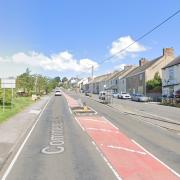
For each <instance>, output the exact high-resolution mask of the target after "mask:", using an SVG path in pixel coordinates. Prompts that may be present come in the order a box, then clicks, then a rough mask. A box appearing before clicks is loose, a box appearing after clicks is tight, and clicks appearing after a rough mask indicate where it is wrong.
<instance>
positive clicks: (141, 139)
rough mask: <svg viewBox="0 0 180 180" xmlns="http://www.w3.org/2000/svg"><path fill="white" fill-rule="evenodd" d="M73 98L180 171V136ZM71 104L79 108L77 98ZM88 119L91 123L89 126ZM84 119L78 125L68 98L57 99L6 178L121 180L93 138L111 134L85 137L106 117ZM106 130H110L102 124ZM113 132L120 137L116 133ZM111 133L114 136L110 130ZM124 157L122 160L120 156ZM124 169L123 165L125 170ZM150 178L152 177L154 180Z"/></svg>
mask: <svg viewBox="0 0 180 180" xmlns="http://www.w3.org/2000/svg"><path fill="white" fill-rule="evenodd" d="M69 95H71V97H73V98H74V99H76V100H77V102H79V103H80V102H81V103H83V102H85V103H86V104H87V105H88V106H90V107H92V108H93V109H95V110H96V111H97V112H98V116H99V117H102V116H103V117H105V118H106V119H108V120H109V121H110V123H112V125H115V126H116V127H118V129H119V131H120V132H121V133H122V134H119V135H121V136H122V137H123V138H125V139H126V140H127V138H126V137H125V136H127V137H128V138H129V139H130V140H132V139H133V140H135V141H136V142H137V143H139V144H140V145H141V146H142V147H144V148H145V149H147V150H148V151H149V152H150V153H152V154H153V155H155V156H156V157H157V158H158V159H159V160H160V161H162V162H164V163H165V164H166V165H167V166H169V167H170V168H171V169H172V170H174V171H176V172H177V173H180V143H179V142H180V136H179V135H178V134H177V132H172V131H168V130H166V129H163V128H160V127H158V126H155V125H152V124H149V123H147V122H146V121H145V119H143V117H141V118H140V117H137V116H132V115H128V114H127V115H126V114H123V113H121V112H119V111H118V110H117V109H113V108H111V107H108V106H105V105H103V104H101V103H99V102H96V101H94V100H91V99H89V98H87V97H83V96H79V95H78V94H75V93H71V94H69ZM70 101H71V102H72V104H73V105H74V104H75V102H74V100H73V99H70ZM84 120H85V121H86V123H84V122H85V121H84ZM84 120H83V119H80V120H79V122H80V123H79V124H78V123H77V122H78V121H76V120H75V119H74V117H73V116H72V114H71V113H70V111H69V107H68V105H67V102H66V100H65V98H64V97H63V96H61V97H59V96H57V97H52V99H51V100H50V102H49V104H48V106H47V107H46V109H45V111H44V112H43V114H42V116H41V118H40V119H39V121H38V123H37V125H36V126H35V128H34V130H33V131H32V134H31V135H30V137H29V139H28V141H27V142H26V144H25V146H24V148H23V149H22V151H21V153H20V155H19V156H18V158H17V160H16V161H15V163H14V164H13V166H12V168H10V171H9V172H8V175H7V178H6V180H59V179H62V180H71V179H72V180H76V179H77V180H96V179H97V180H101V179H103V180H106V179H107V180H113V179H118V178H117V176H116V173H114V171H113V168H111V166H108V163H107V161H106V159H104V158H103V157H102V153H100V152H99V151H98V150H97V148H96V147H95V146H94V145H93V143H92V139H93V138H94V140H97V142H98V141H99V140H100V139H99V138H102V137H103V136H102V134H103V133H104V134H106V133H105V132H104V129H99V130H103V132H102V133H100V134H101V136H99V135H98V136H96V135H95V134H97V133H96V128H94V129H93V128H89V131H88V130H87V133H85V132H84V131H82V129H81V127H80V126H81V125H84V126H87V127H88V125H90V124H89V123H91V125H95V124H97V127H99V125H100V124H99V123H100V122H99V121H100V119H94V120H91V121H92V122H90V121H88V119H84ZM83 123H84V124H83ZM92 123H95V124H92ZM79 125H80V126H79ZM101 126H104V125H103V122H102V121H101ZM90 127H91V126H90ZM107 127H109V128H111V129H112V130H113V129H114V127H113V126H111V127H110V126H109V125H108V126H107ZM87 129H88V128H87ZM93 131H94V132H93ZM113 131H114V132H115V133H116V130H113ZM88 133H89V136H88ZM91 135H92V136H91ZM94 135H95V136H94ZM106 135H108V132H107V134H106ZM124 135H125V136H124ZM90 136H91V138H90ZM115 136H116V135H115ZM108 137H109V138H108ZM107 140H108V142H110V141H111V138H110V135H108V136H107ZM112 142H113V139H112ZM131 144H132V143H131ZM102 145H103V144H100V146H101V147H102V150H104V152H105V153H109V152H110V151H111V152H112V151H113V150H112V149H111V150H110V151H109V149H108V151H106V150H107V147H104V145H103V146H102ZM110 148H114V147H110ZM120 148H121V150H122V152H123V153H124V150H125V151H127V150H128V151H129V150H130V149H125V148H124V149H122V147H120ZM131 151H132V150H131ZM137 152H138V153H144V152H139V151H137ZM109 155H110V156H112V155H113V154H111V153H110V154H109ZM137 157H138V156H137ZM120 158H121V156H119V159H120ZM126 158H127V159H126V160H125V163H126V161H127V164H128V156H127V157H126ZM119 159H117V158H116V157H115V158H114V159H113V158H112V160H113V161H114V162H115V161H117V160H118V161H119ZM113 161H112V162H113ZM129 162H130V159H129ZM155 164H156V162H155ZM147 165H148V164H147ZM163 166H164V165H163ZM159 167H160V166H159ZM147 168H148V167H147ZM121 169H122V167H120V170H121ZM133 169H134V167H133ZM155 169H156V167H155ZM155 169H154V170H155ZM130 171H131V170H130ZM122 172H123V173H124V174H125V176H126V175H127V172H126V171H125V170H124V171H122ZM131 173H133V172H131ZM162 173H163V172H162ZM120 175H121V174H120ZM127 177H128V176H127ZM127 179H128V178H127ZM137 179H142V178H137ZM148 179H151V178H150V177H148ZM173 179H174V178H173ZM175 179H177V178H175ZM3 180H4V179H3Z"/></svg>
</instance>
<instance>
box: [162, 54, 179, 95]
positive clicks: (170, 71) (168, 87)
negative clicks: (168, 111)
mask: <svg viewBox="0 0 180 180" xmlns="http://www.w3.org/2000/svg"><path fill="white" fill-rule="evenodd" d="M162 71H163V78H162V86H163V87H162V94H163V95H164V96H170V97H172V96H173V95H175V94H176V92H177V91H180V56H178V57H176V58H175V59H174V60H173V61H172V62H170V63H169V64H168V65H166V66H165V67H164V68H163V69H162Z"/></svg>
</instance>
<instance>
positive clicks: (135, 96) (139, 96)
mask: <svg viewBox="0 0 180 180" xmlns="http://www.w3.org/2000/svg"><path fill="white" fill-rule="evenodd" d="M131 99H132V101H138V102H148V101H149V97H147V96H144V95H143V94H133V95H132V97H131Z"/></svg>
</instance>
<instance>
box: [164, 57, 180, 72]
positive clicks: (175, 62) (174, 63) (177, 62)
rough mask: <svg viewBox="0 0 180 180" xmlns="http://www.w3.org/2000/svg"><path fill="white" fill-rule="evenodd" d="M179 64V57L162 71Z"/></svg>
mask: <svg viewBox="0 0 180 180" xmlns="http://www.w3.org/2000/svg"><path fill="white" fill-rule="evenodd" d="M178 64H180V56H178V57H176V58H175V59H174V60H173V61H171V62H170V63H169V64H167V65H166V66H165V67H163V68H162V69H165V68H168V67H171V66H175V65H178Z"/></svg>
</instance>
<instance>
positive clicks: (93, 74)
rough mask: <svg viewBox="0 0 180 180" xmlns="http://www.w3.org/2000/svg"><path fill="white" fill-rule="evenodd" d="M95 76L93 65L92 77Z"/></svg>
mask: <svg viewBox="0 0 180 180" xmlns="http://www.w3.org/2000/svg"><path fill="white" fill-rule="evenodd" d="M93 77H94V66H92V79H93Z"/></svg>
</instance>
